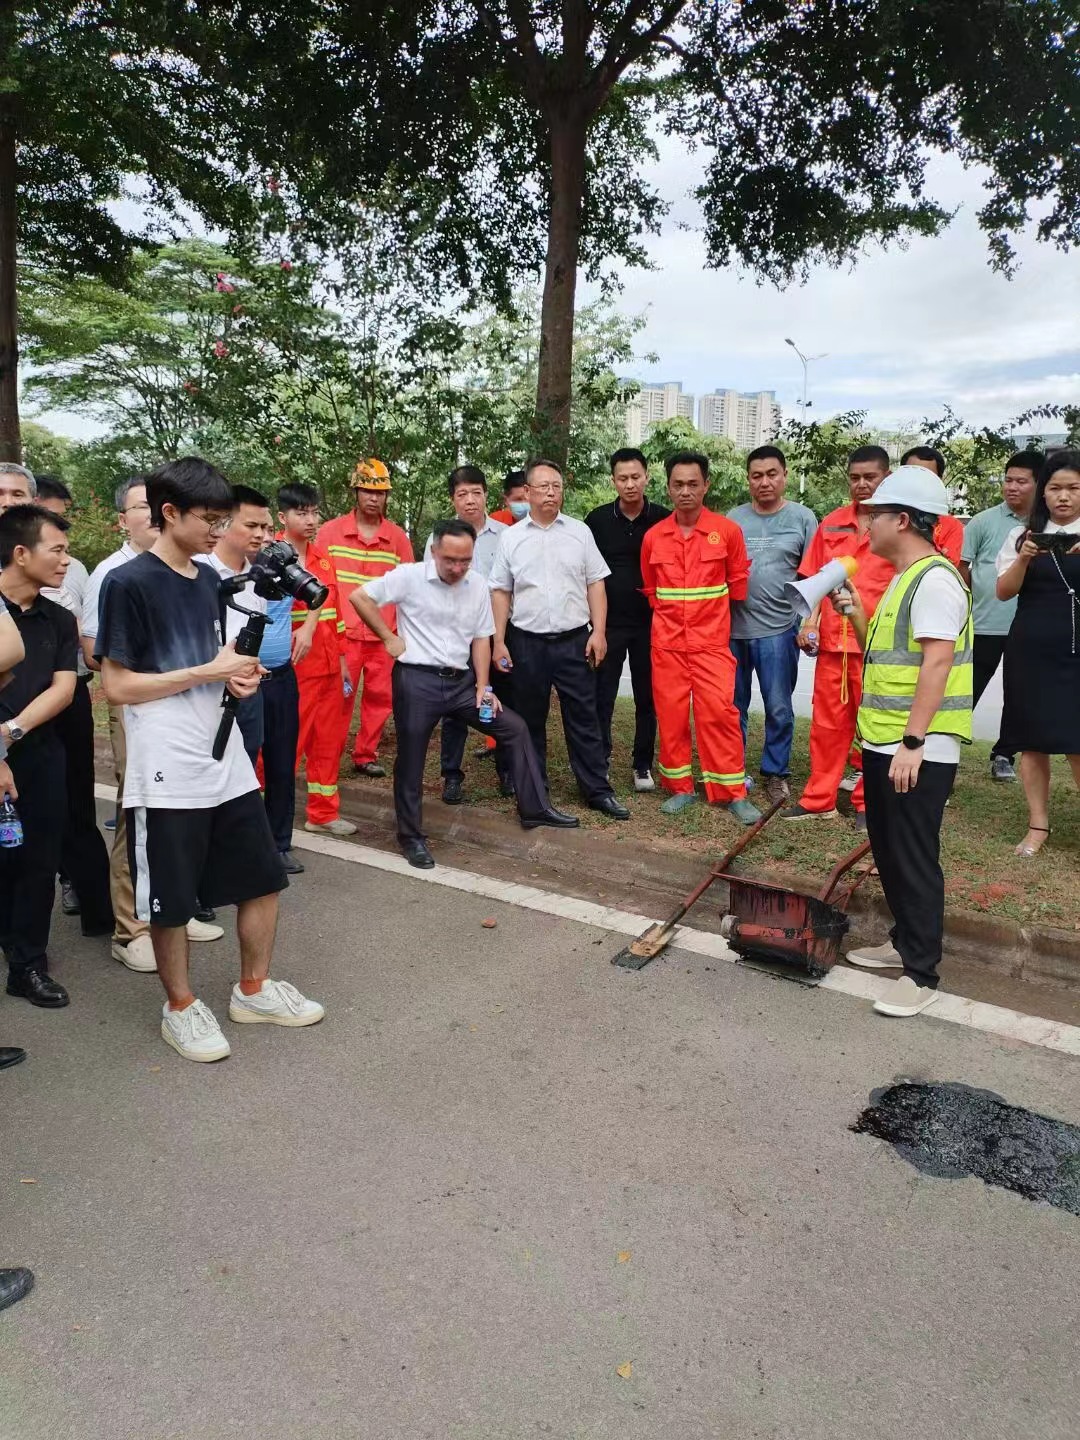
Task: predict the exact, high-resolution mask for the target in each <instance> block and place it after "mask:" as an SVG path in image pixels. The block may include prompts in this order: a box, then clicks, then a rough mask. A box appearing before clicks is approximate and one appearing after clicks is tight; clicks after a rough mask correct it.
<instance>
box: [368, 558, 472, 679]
mask: <svg viewBox="0 0 1080 1440" xmlns="http://www.w3.org/2000/svg"><path fill="white" fill-rule="evenodd" d="M364 591H365V593H366V594H367V595H370V597H371V598H372V600H374V601H375V604H376V605H396V606H397V630H398V634H399V635H400V636H401V638H402V639H403V640H404V641H405V651H404V653H403V654H402V655H400V656H399V657H398V662H397V663H398V664H399V665H439V666H442V665H446V666H453V667H454V669H455V670H464V669H465V667H466V666H467V665H468V663H469V658H470V652H471V649H472V642H473V641H474V640H480V639H484V638H486V637H487V636H489V635H494V633H495V621H494V618H493V616H492V614H491V597H490V595H489V593H488V587H487V582H486V581H485V579H484V577H483V576H482V575H479V574H478V573H477V572H476V571H475V570H468V571H466V573H465V575H464V576H463V577H462V578H461V579H460V580H459V581H457V583H456V584H454V585H448V584H447V583H446V581H445V580H442V579H440V578H439V572H438V570H437V569H436V567H435V560H434V558H433V557H429V558H428V559H426V560H421V561H419V562H418V563H416V564H414V565H399V566H397V568H396V569H394V570H388V571H387V572H386V574H385V575H380V576H379V577H378V579H377V580H372V581H370V582H369V583H368V584H367V585H365V586H364Z"/></svg>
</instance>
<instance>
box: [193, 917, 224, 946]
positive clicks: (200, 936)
mask: <svg viewBox="0 0 1080 1440" xmlns="http://www.w3.org/2000/svg"><path fill="white" fill-rule="evenodd" d="M185 928H186V930H187V938H188V939H189V940H190V941H192V942H193V943H194V944H196V945H199V944H202V943H203V942H204V941H206V940H220V939H221V937H222V935H224V934H225V931H224V930H223V929H222V928H221V926H220V925H208V924H207V923H206V921H205V920H189V921H188V922H187V925H186V927H185Z"/></svg>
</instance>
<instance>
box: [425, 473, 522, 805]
mask: <svg viewBox="0 0 1080 1440" xmlns="http://www.w3.org/2000/svg"><path fill="white" fill-rule="evenodd" d="M449 484H450V503H451V505H453V507H454V514H455V515H456V516H457V518H458V519H459V520H464V521H466V522H467V523H468V524H469V525H471V526H472V527H473V529H474V530H475V531H476V544H475V545H474V546H473V569H474V570H479V572H480V574H481V575H483V576H485V577H486V576H488V575H490V574H491V567H492V565H494V563H495V555H496V552H497V551H498V548H499V539H500V537H501V536H502V535H504V534H505V533H506V531H507V530H508V529H509V528H510V527H509V526H508V525H504V524H503V523H502V521H501V520H492V519H491V517H490V516H489V515H488V513H487V476H486V475H485V474H484V472H483V471H482V470H481V469H479V468H478V467H477V466H476V465H459V466H458V467H457V469H456V470H451V472H450V482H449ZM430 554H431V537H430V536H428V542H427V545H426V546H425V548H424V559H425V560H426V559H427V558H428V556H429V555H430ZM490 679H491V687H492V689H493V690H494V691H495V694H496V695H498V697H499V699H500V700H501V701H502V703H503V704H504V705H509V706H510V708H511V709H513V706H514V701H513V696H512V694H511V688H512V687H511V681H510V676H509V673H508V672H507V671H505V670H496V669H495V668H494V667H492V671H491V676H490ZM468 738H469V727H468V726H467V725H466V724H465V723H464V721H462V720H458V719H457V718H456V716H453V715H448V716H447V717H446V719H445V720H444V721H443V723H442V741H441V747H440V757H439V768H440V770H441V772H442V778H443V795H442V798H443V804H444V805H460V804H461V802H462V801H463V800H464V798H465V795H464V791H463V787H464V784H465V771H464V770H463V769H462V768H461V767H462V763H463V762H464V759H465V744H466V742H467V740H468ZM495 769H496V771H497V773H498V776H499V784H500V786H501V788H502V792H503V794H504V795H506V796H507V797H511V796H512V795H513V793H514V782H513V781H512V780H511V779H510V774H509V771H508V770H507V767H506V757H505V756H504V755H503V754H502V751H501V750H500V749H499V747H498V746H496V747H495Z"/></svg>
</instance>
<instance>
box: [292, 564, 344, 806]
mask: <svg viewBox="0 0 1080 1440" xmlns="http://www.w3.org/2000/svg"><path fill="white" fill-rule="evenodd" d="M304 569H305V570H307V571H308V572H309V573H310V574H312V575H314V576H315V579H316V580H318V582H319V584H320V585H325V586H326V588H327V589H328V590H329V592H330V594H329V595H328V596H327V597H326V603H325V604H324V605H323V607H322V609H321V610H320V611H319V620H318V624H317V625H316V626H315V635H314V638H313V640H312V642H311V649H310V650H309V651H308V653H307V654H306V655H305V656H304V658H303V660H301V661H300V663H299V664H298V665H295V666H294V667H293V668H294V669H295V671H296V681H297V685H298V686H299V689H300V736H299V739H298V741H297V746H296V768H297V769H298V770H299V768H300V765H301V763H302V762H303V761H305V760H306V762H307V796H308V798H307V818H308V819H309V820H310V821H311V823H312V824H313V825H328V824H329V823H330V821H331V820H336V819H337V817H338V812H339V810H340V806H341V798H340V796H339V794H338V772H339V770H340V769H341V752H342V750H343V749H344V748H345V741H346V739H347V732H346V731H345V730H344V729H343V728H342V723H341V714H342V708H343V703H342V702H343V699H344V690H343V688H342V674H341V660H342V657H343V656H344V655H345V622H344V620H343V619H342V618H341V614H340V611H339V609H338V591H337V577H336V575H335V574H334V567H333V565H332V564H331V563H330V559H329V557H328V556H326V555H324V554H323V553H322V551H320V550H319V549H318V548H317V547H316V546H315V545H313V544H309V545H308V547H307V554H306V555H305V557H304ZM307 618H308V611H307V610H306V609H305V608H304V606H302V605H297V606H296V607H295V608H294V609H293V612H292V624H293V630H294V631H295V630H299V629H300V627H301V626H302V625H303V624H304V623H305V622H306V620H307Z"/></svg>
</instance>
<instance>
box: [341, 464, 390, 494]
mask: <svg viewBox="0 0 1080 1440" xmlns="http://www.w3.org/2000/svg"><path fill="white" fill-rule="evenodd" d="M349 484H350V485H351V486H352V488H353V489H354V490H389V489H390V471H389V470H388V469H387V468H386V466H385V465H384V464H383V462H382V461H381V460H376V459H375V457H374V456H371V457H370V458H369V459H367V460H361V461H360V463H359V465H357V467H356V469H355V470H354V471H353V473H352V479H351V480H350V481H349Z"/></svg>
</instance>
